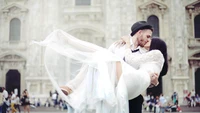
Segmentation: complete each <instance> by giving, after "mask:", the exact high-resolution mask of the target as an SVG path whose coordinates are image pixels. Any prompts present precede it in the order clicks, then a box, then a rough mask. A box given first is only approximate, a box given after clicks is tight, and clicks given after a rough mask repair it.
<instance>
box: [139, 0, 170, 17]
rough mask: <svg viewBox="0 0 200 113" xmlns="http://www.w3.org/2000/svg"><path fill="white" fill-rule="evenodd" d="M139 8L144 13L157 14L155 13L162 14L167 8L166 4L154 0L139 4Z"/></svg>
mask: <svg viewBox="0 0 200 113" xmlns="http://www.w3.org/2000/svg"><path fill="white" fill-rule="evenodd" d="M139 9H140V10H141V12H142V13H143V14H144V15H150V14H157V13H159V14H162V15H163V14H164V13H165V11H166V9H167V6H166V5H165V4H163V3H161V2H158V1H156V0H151V1H149V2H147V3H143V4H142V5H140V6H139ZM146 13H147V14H146Z"/></svg>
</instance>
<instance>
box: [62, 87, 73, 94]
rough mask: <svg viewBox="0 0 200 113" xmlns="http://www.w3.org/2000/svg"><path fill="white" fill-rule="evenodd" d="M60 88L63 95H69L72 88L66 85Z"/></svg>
mask: <svg viewBox="0 0 200 113" xmlns="http://www.w3.org/2000/svg"><path fill="white" fill-rule="evenodd" d="M60 89H61V90H62V92H63V93H64V94H65V95H69V94H70V93H71V92H72V90H71V89H70V88H69V87H68V86H60Z"/></svg>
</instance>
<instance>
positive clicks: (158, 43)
mask: <svg viewBox="0 0 200 113" xmlns="http://www.w3.org/2000/svg"><path fill="white" fill-rule="evenodd" d="M149 50H160V51H161V53H162V54H163V57H164V60H165V61H164V64H163V68H162V71H161V72H160V76H164V75H166V74H167V71H168V61H167V45H166V43H165V42H164V41H163V40H162V39H160V38H152V40H151V45H150V49H149Z"/></svg>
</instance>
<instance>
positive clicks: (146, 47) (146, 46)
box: [144, 40, 151, 51]
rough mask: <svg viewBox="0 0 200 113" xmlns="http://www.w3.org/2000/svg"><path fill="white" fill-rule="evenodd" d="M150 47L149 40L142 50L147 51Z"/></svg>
mask: <svg viewBox="0 0 200 113" xmlns="http://www.w3.org/2000/svg"><path fill="white" fill-rule="evenodd" d="M150 45H151V40H149V41H148V42H147V43H146V44H145V45H144V48H145V49H146V50H148V51H149V49H150Z"/></svg>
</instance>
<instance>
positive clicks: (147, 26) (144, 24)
mask: <svg viewBox="0 0 200 113" xmlns="http://www.w3.org/2000/svg"><path fill="white" fill-rule="evenodd" d="M145 29H150V30H151V31H152V32H153V27H152V26H151V25H150V24H149V23H147V22H146V21H138V22H136V23H134V24H133V25H132V27H131V34H130V35H131V36H133V35H135V33H137V32H138V31H139V30H145Z"/></svg>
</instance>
